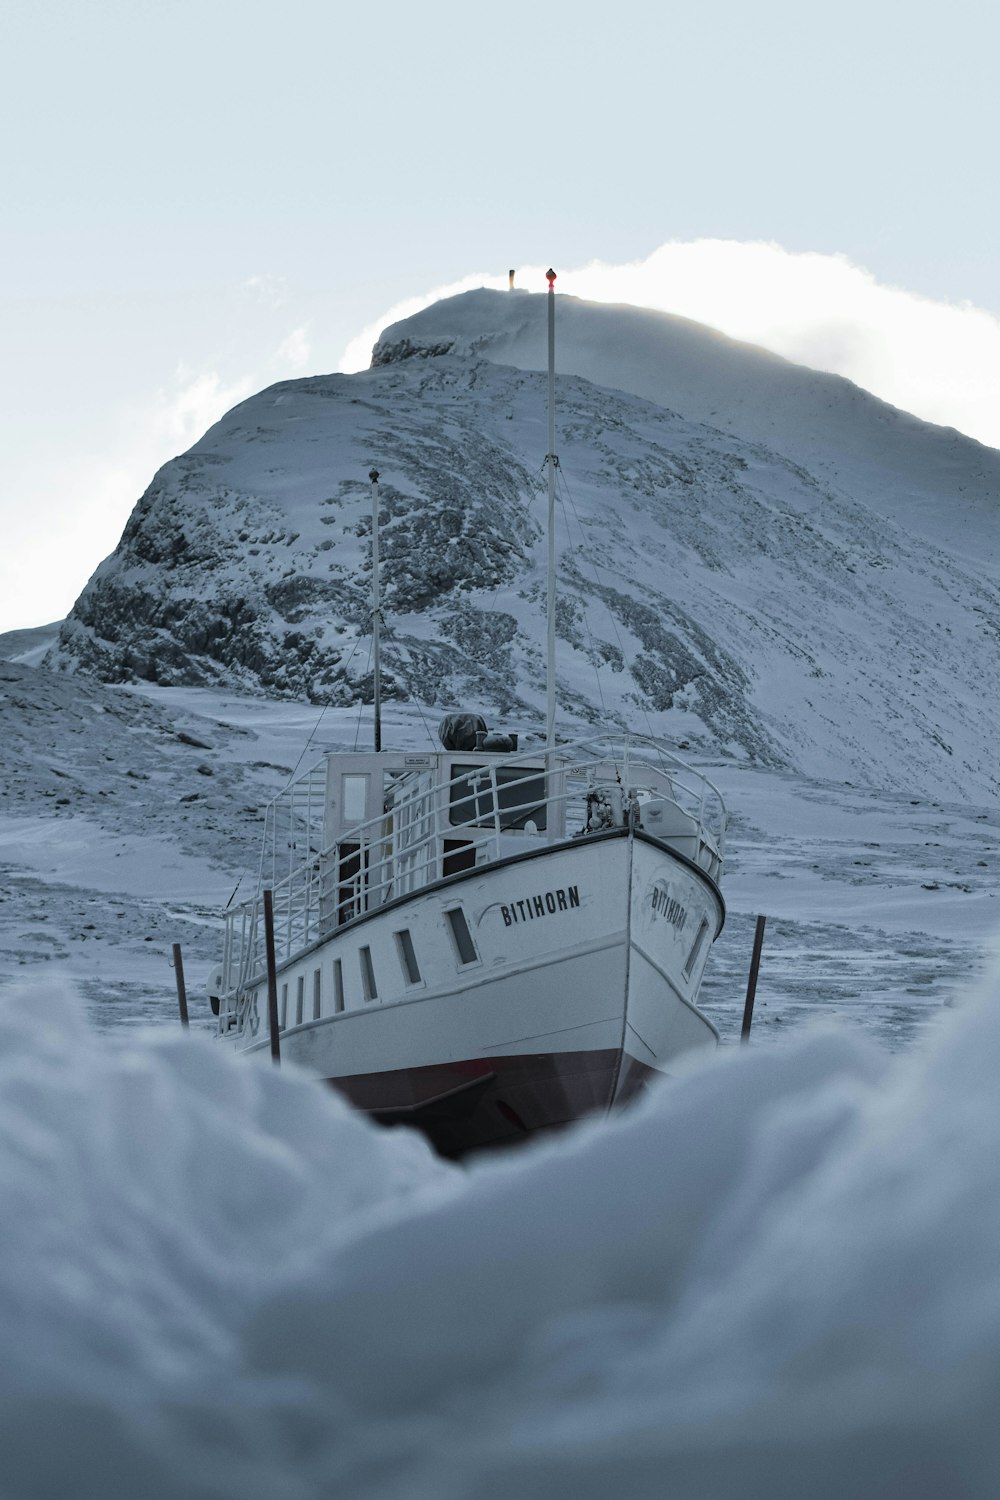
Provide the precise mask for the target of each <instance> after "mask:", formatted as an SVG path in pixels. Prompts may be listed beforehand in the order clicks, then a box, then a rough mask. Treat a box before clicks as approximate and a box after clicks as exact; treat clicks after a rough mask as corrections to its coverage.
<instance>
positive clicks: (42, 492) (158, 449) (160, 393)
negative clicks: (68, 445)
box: [0, 365, 258, 631]
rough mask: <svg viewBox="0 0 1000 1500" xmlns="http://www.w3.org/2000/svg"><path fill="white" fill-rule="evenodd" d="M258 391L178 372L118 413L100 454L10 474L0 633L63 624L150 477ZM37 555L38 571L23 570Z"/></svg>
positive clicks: (0, 560) (210, 375) (246, 380)
mask: <svg viewBox="0 0 1000 1500" xmlns="http://www.w3.org/2000/svg"><path fill="white" fill-rule="evenodd" d="M257 387H258V382H257V381H256V380H255V379H253V378H251V377H249V376H246V377H243V378H241V379H237V380H231V381H226V380H224V379H223V378H222V377H221V376H220V375H219V374H218V373H217V372H216V371H214V370H202V371H195V370H191V369H189V368H187V367H186V366H183V365H181V366H179V367H178V369H177V371H176V373H175V376H174V380H173V382H172V384H170V385H169V386H166V387H163V388H161V389H160V390H157V391H155V392H153V393H152V395H150V396H149V397H147V398H145V399H142V400H135V401H132V402H130V403H128V404H127V405H122V406H121V407H120V408H119V409H118V411H117V412H115V413H114V418H113V422H112V430H111V432H110V434H109V435H108V437H107V441H106V443H105V445H104V451H103V452H101V453H93V452H91V453H87V452H82V453H81V452H76V453H74V454H72V456H65V457H62V458H59V459H56V460H54V461H50V462H48V463H38V462H32V463H31V464H30V465H25V466H24V468H23V470H22V471H20V472H18V471H16V470H15V471H14V472H13V473H12V475H11V478H10V481H9V482H10V484H11V486H12V489H13V491H14V492H15V493H17V494H18V495H19V497H20V501H21V503H20V504H19V506H18V508H17V511H16V512H14V513H12V515H11V516H10V517H9V518H7V519H6V520H5V525H6V526H7V538H6V540H7V546H6V548H5V549H4V554H3V555H2V556H0V631H2V630H11V629H14V628H15V627H17V626H21V625H33V624H42V623H46V622H47V621H49V620H54V619H59V618H61V617H62V616H63V615H64V614H65V613H66V611H67V610H68V608H69V607H70V605H71V604H72V602H73V600H74V599H75V598H76V597H77V595H78V594H79V592H80V590H81V589H82V587H83V585H84V583H85V582H86V579H87V575H88V574H89V573H90V571H91V570H92V569H93V568H94V567H96V565H97V563H98V562H99V561H100V559H101V558H103V557H105V556H106V555H107V554H108V553H109V552H112V551H113V550H114V548H115V547H116V546H117V545H118V539H119V537H120V536H121V533H122V529H123V527H124V525H125V522H126V521H127V520H128V518H129V515H130V514H131V511H132V508H133V506H134V505H135V502H136V500H137V499H138V498H139V496H140V495H141V494H142V493H143V491H144V490H145V489H146V488H147V487H148V485H149V482H150V480H151V479H152V477H153V474H154V473H155V472H156V470H157V469H158V468H160V466H161V465H162V464H164V463H166V462H167V461H168V459H171V458H173V457H175V455H176V454H178V453H182V452H183V451H184V450H185V449H186V448H190V446H191V444H192V443H195V442H197V440H198V439H199V438H200V437H201V436H202V435H203V434H204V433H205V431H206V430H207V428H209V427H211V426H212V424H213V423H215V422H217V421H218V420H219V418H220V417H221V416H222V415H223V414H224V413H225V412H227V411H228V410H229V409H230V407H232V406H235V405H236V403H237V402H239V401H242V400H244V399H245V398H246V397H247V396H249V395H250V394H251V392H252V391H253V390H255V389H257ZM42 548H44V553H43V555H44V566H42V565H41V564H40V563H36V564H35V565H34V566H28V565H26V563H25V558H26V557H32V556H36V557H37V556H38V555H39V553H40V551H41V549H42Z"/></svg>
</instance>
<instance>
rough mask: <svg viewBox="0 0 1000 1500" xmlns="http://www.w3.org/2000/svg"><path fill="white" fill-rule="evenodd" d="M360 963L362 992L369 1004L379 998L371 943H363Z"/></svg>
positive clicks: (359, 958) (360, 950)
mask: <svg viewBox="0 0 1000 1500" xmlns="http://www.w3.org/2000/svg"><path fill="white" fill-rule="evenodd" d="M358 963H359V965H360V967H361V992H362V994H363V995H364V997H365V1004H366V1005H368V1004H370V1003H371V1002H372V1001H373V1000H377V999H378V984H377V983H376V980H375V965H374V964H373V963H372V950H371V945H370V944H369V943H362V944H361V946H360V948H359V949H358Z"/></svg>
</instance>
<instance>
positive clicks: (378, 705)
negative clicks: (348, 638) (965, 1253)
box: [368, 469, 382, 750]
mask: <svg viewBox="0 0 1000 1500" xmlns="http://www.w3.org/2000/svg"><path fill="white" fill-rule="evenodd" d="M368 478H369V479H370V480H371V482H372V662H373V665H374V668H375V694H374V697H375V749H376V750H381V748H382V658H381V654H380V646H381V641H380V639H379V628H380V626H381V623H382V616H381V601H380V599H379V576H378V469H372V470H371V471H370V472H369V475H368Z"/></svg>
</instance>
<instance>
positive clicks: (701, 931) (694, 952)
mask: <svg viewBox="0 0 1000 1500" xmlns="http://www.w3.org/2000/svg"><path fill="white" fill-rule="evenodd" d="M707 936H708V923H707V922H706V921H705V919H704V918H702V923H701V926H700V927H699V928H698V935H697V937H696V938H695V940H694V942H693V943H692V944H691V952H690V953H689V954H688V956H687V963H686V964H685V965H684V977H685V979H689V978H690V977H691V974H692V971H693V970H694V966H695V964H696V963H697V962H698V959H699V957H700V955H701V950H702V948H704V946H705V939H706V938H707Z"/></svg>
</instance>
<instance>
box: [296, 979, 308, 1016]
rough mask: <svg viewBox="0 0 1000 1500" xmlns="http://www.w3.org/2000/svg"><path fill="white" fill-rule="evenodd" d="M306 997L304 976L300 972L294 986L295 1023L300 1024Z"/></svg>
mask: <svg viewBox="0 0 1000 1500" xmlns="http://www.w3.org/2000/svg"><path fill="white" fill-rule="evenodd" d="M305 998H306V976H305V975H304V974H300V975H299V977H298V982H297V984H296V986H295V1024H296V1026H301V1025H302V1008H303V1003H304V1001H305Z"/></svg>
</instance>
